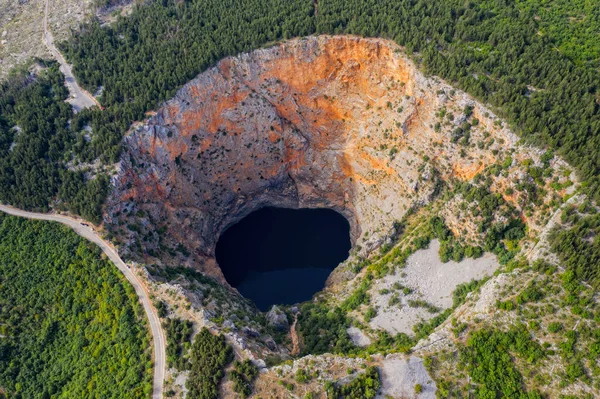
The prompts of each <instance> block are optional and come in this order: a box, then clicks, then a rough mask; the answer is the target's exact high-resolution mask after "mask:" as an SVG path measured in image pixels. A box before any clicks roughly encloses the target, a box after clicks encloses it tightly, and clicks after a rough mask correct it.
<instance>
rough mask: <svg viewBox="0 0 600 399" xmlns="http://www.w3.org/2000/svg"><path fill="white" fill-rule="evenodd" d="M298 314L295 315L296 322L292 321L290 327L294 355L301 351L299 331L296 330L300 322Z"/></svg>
mask: <svg viewBox="0 0 600 399" xmlns="http://www.w3.org/2000/svg"><path fill="white" fill-rule="evenodd" d="M298 314H299V313H296V314H295V315H294V322H293V323H292V327H290V334H291V336H292V356H296V355H297V354H298V353H300V345H299V344H298V332H296V323H298Z"/></svg>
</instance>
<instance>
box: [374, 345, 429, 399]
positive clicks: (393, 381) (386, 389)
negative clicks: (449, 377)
mask: <svg viewBox="0 0 600 399" xmlns="http://www.w3.org/2000/svg"><path fill="white" fill-rule="evenodd" d="M417 384H419V385H420V386H421V387H422V391H421V392H420V393H418V394H417V393H416V392H415V386H416V385H417ZM435 392H436V386H435V382H434V381H433V380H432V379H431V377H430V376H429V374H428V373H427V370H426V369H425V366H424V364H423V359H421V358H418V357H412V356H411V357H409V358H408V359H406V358H404V357H401V356H399V355H389V356H387V357H386V358H385V359H384V360H383V362H382V366H381V391H380V392H379V394H378V395H377V398H378V399H385V398H390V397H392V398H398V399H399V398H407V399H408V398H418V399H435V397H436V396H435Z"/></svg>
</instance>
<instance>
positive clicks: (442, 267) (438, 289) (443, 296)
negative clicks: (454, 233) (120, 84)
mask: <svg viewBox="0 0 600 399" xmlns="http://www.w3.org/2000/svg"><path fill="white" fill-rule="evenodd" d="M439 248H440V243H439V241H438V240H433V241H432V242H431V243H430V245H429V248H427V249H423V250H419V251H417V252H415V253H414V254H413V255H411V256H410V257H409V258H408V260H407V262H406V267H405V268H404V269H401V270H398V271H397V272H396V274H394V275H389V276H385V277H384V278H382V279H380V280H378V281H377V282H376V283H375V284H374V285H373V288H372V289H371V304H372V305H373V306H374V307H375V308H376V309H377V316H375V317H374V318H373V319H371V321H370V322H369V324H370V326H371V328H383V329H385V330H387V331H389V332H390V333H399V332H403V333H407V334H412V332H413V330H412V328H413V326H414V325H415V324H417V323H418V322H419V320H421V319H424V320H428V319H431V318H432V317H434V316H435V315H436V313H431V312H429V311H428V310H427V309H425V308H422V307H418V308H417V307H410V306H409V305H408V302H409V300H422V301H425V302H427V303H430V304H432V305H435V306H436V307H438V308H440V309H446V308H449V307H451V306H452V292H453V291H454V289H455V288H456V286H457V285H459V284H461V283H466V282H469V281H471V280H473V279H476V280H478V279H481V278H483V277H484V276H486V275H492V274H493V273H494V271H495V270H496V269H497V268H498V266H499V263H498V261H497V259H496V257H495V256H494V255H492V254H488V253H486V254H485V255H484V256H482V257H481V258H479V259H464V260H462V261H461V262H453V261H450V262H447V263H442V261H441V260H440V258H439V255H438V252H439ZM398 284H399V285H400V286H401V287H407V288H409V289H410V290H411V292H410V293H406V292H404V291H403V289H402V288H401V289H397V287H398ZM394 286H396V288H394ZM382 290H389V293H387V294H382V293H381V291H382ZM394 296H397V297H398V299H399V300H398V303H396V304H394V305H389V303H390V299H391V298H393V297H394Z"/></svg>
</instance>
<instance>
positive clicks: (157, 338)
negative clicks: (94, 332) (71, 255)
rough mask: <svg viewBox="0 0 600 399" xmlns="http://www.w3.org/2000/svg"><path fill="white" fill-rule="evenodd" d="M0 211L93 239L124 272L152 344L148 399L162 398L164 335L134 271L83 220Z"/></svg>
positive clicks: (3, 207) (2, 207)
mask: <svg viewBox="0 0 600 399" xmlns="http://www.w3.org/2000/svg"><path fill="white" fill-rule="evenodd" d="M0 211H2V212H5V213H8V214H10V215H14V216H20V217H24V218H28V219H38V220H48V221H53V222H59V223H62V224H65V225H67V226H69V227H70V228H72V229H73V230H74V231H75V233H77V234H79V235H80V236H81V237H83V238H85V239H87V240H89V241H91V242H93V243H94V244H97V245H98V246H99V247H100V248H101V249H102V251H103V252H104V253H105V254H106V255H107V256H108V258H109V259H110V260H111V261H112V262H113V263H114V264H115V266H117V268H118V269H119V270H120V271H121V272H122V273H123V274H124V275H125V277H126V278H127V280H128V281H129V282H130V283H131V285H132V286H133V288H134V289H135V292H136V294H137V296H138V298H139V299H140V301H141V302H142V305H143V307H144V311H145V312H146V316H147V317H148V322H149V324H150V330H151V332H152V338H153V344H154V381H153V384H152V399H162V391H163V381H164V379H165V361H166V354H165V353H166V352H165V337H164V335H163V331H162V328H161V325H160V319H159V317H158V314H157V313H156V309H154V307H153V306H152V303H151V302H150V298H149V297H148V293H147V292H146V290H145V288H144V286H143V285H142V283H141V282H140V281H139V280H138V278H137V277H136V276H135V274H133V272H132V271H131V269H130V268H129V267H128V266H127V265H126V264H125V262H123V260H121V258H120V257H119V255H118V254H117V253H116V252H115V250H114V249H113V248H112V247H111V246H110V245H109V243H108V242H106V241H104V240H103V239H102V238H101V237H100V236H99V235H98V233H97V232H96V231H95V230H94V229H93V228H92V227H91V226H89V225H87V223H86V222H85V221H83V220H77V219H74V218H71V217H68V216H63V215H56V214H46V213H35V212H27V211H22V210H20V209H17V208H13V207H11V206H6V205H0ZM84 223H86V224H84Z"/></svg>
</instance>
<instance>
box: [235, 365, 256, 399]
mask: <svg viewBox="0 0 600 399" xmlns="http://www.w3.org/2000/svg"><path fill="white" fill-rule="evenodd" d="M233 367H234V370H233V371H232V372H231V373H229V378H230V379H231V381H233V390H234V391H235V392H237V393H239V394H240V395H242V397H244V398H247V397H248V396H250V394H251V393H252V386H253V384H254V380H255V379H256V377H257V376H258V367H256V366H255V365H254V364H252V362H251V361H250V360H249V359H246V360H244V361H243V362H239V361H237V360H236V361H235V362H234V363H233Z"/></svg>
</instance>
